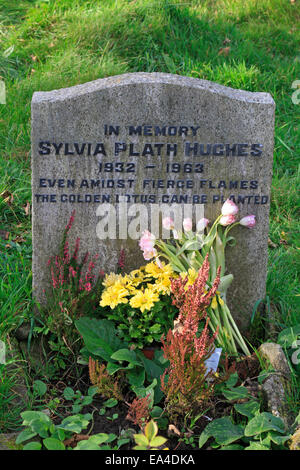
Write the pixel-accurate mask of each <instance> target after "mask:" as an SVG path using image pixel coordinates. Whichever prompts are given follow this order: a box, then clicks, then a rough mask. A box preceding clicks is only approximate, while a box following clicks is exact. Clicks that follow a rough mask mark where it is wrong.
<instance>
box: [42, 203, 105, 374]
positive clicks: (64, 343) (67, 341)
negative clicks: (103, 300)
mask: <svg viewBox="0 0 300 470" xmlns="http://www.w3.org/2000/svg"><path fill="white" fill-rule="evenodd" d="M74 216H75V211H73V212H72V215H71V217H70V220H69V222H68V224H67V225H66V227H65V229H64V232H63V237H62V242H61V245H60V250H59V253H58V255H56V256H54V257H53V258H50V259H49V261H48V269H49V272H50V275H51V288H50V289H49V290H48V291H47V292H46V293H45V294H46V298H47V304H46V306H45V307H44V306H39V314H38V316H37V317H36V319H35V320H36V324H37V325H36V327H35V329H34V331H35V333H43V334H44V335H48V334H50V339H48V345H49V346H50V348H51V350H52V351H53V352H55V353H56V354H57V355H58V357H56V358H55V360H56V361H58V364H57V366H58V367H59V368H61V369H63V368H65V367H66V364H65V362H66V361H68V356H70V355H73V356H74V357H76V354H77V353H78V351H79V349H80V347H81V344H80V341H79V338H78V332H77V330H76V327H75V321H76V319H78V318H79V317H81V316H82V315H84V314H87V313H89V314H90V313H91V312H93V311H94V310H95V308H96V304H97V299H98V298H99V295H100V294H101V290H102V283H101V276H98V277H97V276H96V275H95V274H94V272H93V271H94V268H95V261H96V259H97V256H95V257H94V259H92V260H90V261H89V254H88V253H86V254H85V255H84V257H83V258H82V260H79V259H78V253H79V248H80V240H79V238H77V240H76V243H75V247H74V250H73V252H72V253H71V252H70V246H69V241H68V236H69V232H70V230H71V228H72V225H73V223H74Z"/></svg>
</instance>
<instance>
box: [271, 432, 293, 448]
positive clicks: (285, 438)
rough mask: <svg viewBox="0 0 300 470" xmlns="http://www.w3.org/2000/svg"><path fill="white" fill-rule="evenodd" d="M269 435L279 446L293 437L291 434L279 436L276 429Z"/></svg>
mask: <svg viewBox="0 0 300 470" xmlns="http://www.w3.org/2000/svg"><path fill="white" fill-rule="evenodd" d="M268 435H269V437H270V439H271V441H273V442H274V443H275V444H277V445H279V446H280V445H283V444H285V442H286V441H288V440H289V439H290V438H291V437H292V436H291V435H290V434H289V435H288V436H279V435H278V434H277V433H275V432H274V431H270V432H269V434H268Z"/></svg>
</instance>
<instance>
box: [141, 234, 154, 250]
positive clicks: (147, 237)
mask: <svg viewBox="0 0 300 470" xmlns="http://www.w3.org/2000/svg"><path fill="white" fill-rule="evenodd" d="M139 245H140V248H141V250H143V251H149V250H151V249H153V247H154V245H155V235H153V234H152V233H151V232H149V231H148V230H145V231H144V232H143V235H142V237H141V239H140V242H139Z"/></svg>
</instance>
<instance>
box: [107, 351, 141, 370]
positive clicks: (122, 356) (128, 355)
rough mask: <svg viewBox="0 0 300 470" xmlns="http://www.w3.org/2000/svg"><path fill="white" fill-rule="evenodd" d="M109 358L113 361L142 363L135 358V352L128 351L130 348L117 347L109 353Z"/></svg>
mask: <svg viewBox="0 0 300 470" xmlns="http://www.w3.org/2000/svg"><path fill="white" fill-rule="evenodd" d="M111 359H114V360H115V361H127V362H129V363H131V364H134V365H138V366H141V365H142V363H141V361H139V360H138V359H137V357H136V353H135V352H134V351H130V349H119V350H118V351H116V352H114V353H113V354H112V355H111Z"/></svg>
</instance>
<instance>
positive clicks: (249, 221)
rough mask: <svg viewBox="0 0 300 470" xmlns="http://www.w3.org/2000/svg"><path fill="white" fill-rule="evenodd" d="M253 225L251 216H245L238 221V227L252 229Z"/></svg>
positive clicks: (253, 217) (252, 216)
mask: <svg viewBox="0 0 300 470" xmlns="http://www.w3.org/2000/svg"><path fill="white" fill-rule="evenodd" d="M255 224H256V222H255V215H253V214H251V215H246V216H245V217H243V218H242V219H241V220H240V225H243V226H244V227H247V228H252V227H254V226H255Z"/></svg>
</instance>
